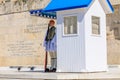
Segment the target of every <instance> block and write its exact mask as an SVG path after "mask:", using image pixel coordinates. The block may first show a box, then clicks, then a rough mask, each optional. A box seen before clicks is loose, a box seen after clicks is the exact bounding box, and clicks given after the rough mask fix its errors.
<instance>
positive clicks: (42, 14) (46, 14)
mask: <svg viewBox="0 0 120 80" xmlns="http://www.w3.org/2000/svg"><path fill="white" fill-rule="evenodd" d="M30 15H32V16H39V17H44V18H50V19H56V18H57V16H56V12H44V11H43V10H42V9H41V10H31V11H30Z"/></svg>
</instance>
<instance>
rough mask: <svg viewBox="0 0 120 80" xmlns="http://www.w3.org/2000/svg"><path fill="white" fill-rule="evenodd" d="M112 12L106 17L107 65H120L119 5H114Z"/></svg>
mask: <svg viewBox="0 0 120 80" xmlns="http://www.w3.org/2000/svg"><path fill="white" fill-rule="evenodd" d="M114 1H117V0H114ZM114 10H115V12H114V13H113V14H109V15H107V42H108V44H107V45H108V63H109V64H120V4H119V5H114Z"/></svg>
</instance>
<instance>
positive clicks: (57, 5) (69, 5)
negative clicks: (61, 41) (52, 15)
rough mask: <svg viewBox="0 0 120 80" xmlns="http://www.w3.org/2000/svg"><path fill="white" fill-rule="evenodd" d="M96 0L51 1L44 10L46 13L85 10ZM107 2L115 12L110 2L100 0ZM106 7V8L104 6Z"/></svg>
mask: <svg viewBox="0 0 120 80" xmlns="http://www.w3.org/2000/svg"><path fill="white" fill-rule="evenodd" d="M92 1H94V0H51V2H50V3H49V4H48V6H47V7H46V8H45V9H44V11H45V12H54V11H60V10H68V9H75V8H84V7H88V6H89V5H90V4H91V2H92ZM100 1H103V2H104V1H105V3H107V4H106V5H108V6H109V8H110V9H111V11H112V12H113V11H114V9H113V7H112V5H111V3H110V1H109V0H100ZM103 7H105V6H103Z"/></svg>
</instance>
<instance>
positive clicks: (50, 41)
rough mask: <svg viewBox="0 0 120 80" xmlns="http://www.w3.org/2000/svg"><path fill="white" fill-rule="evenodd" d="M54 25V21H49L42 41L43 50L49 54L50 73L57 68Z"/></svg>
mask: <svg viewBox="0 0 120 80" xmlns="http://www.w3.org/2000/svg"><path fill="white" fill-rule="evenodd" d="M54 25H55V21H54V20H50V21H49V24H48V30H47V32H46V35H45V40H44V47H45V50H46V52H48V53H49V54H50V58H51V67H50V69H49V71H50V72H56V68H57V53H56V27H55V26H54ZM47 69H48V68H47Z"/></svg>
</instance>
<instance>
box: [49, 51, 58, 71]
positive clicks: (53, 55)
mask: <svg viewBox="0 0 120 80" xmlns="http://www.w3.org/2000/svg"><path fill="white" fill-rule="evenodd" d="M50 57H51V68H50V70H51V71H54V72H55V71H56V68H57V54H56V52H50Z"/></svg>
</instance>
